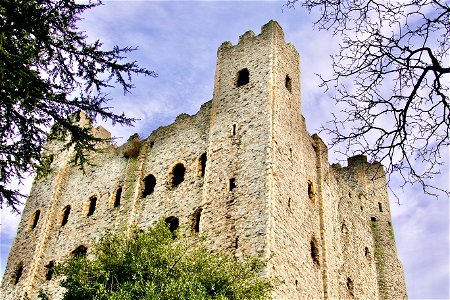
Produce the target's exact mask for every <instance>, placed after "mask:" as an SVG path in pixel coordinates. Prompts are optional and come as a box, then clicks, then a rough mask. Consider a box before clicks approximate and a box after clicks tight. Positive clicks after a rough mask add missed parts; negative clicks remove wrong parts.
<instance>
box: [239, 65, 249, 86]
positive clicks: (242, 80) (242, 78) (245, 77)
mask: <svg viewBox="0 0 450 300" xmlns="http://www.w3.org/2000/svg"><path fill="white" fill-rule="evenodd" d="M249 82H250V73H249V72H248V69H247V68H245V69H242V70H240V71H239V72H238V78H237V81H236V86H237V87H240V86H243V85H246V84H247V83H249Z"/></svg>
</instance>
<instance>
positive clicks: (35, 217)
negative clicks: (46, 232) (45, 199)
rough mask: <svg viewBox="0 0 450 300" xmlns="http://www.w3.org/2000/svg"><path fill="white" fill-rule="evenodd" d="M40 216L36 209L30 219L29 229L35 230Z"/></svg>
mask: <svg viewBox="0 0 450 300" xmlns="http://www.w3.org/2000/svg"><path fill="white" fill-rule="evenodd" d="M40 216H41V211H40V210H39V209H38V210H36V211H35V212H34V213H33V214H32V215H31V218H30V229H34V228H36V226H37V224H38V222H39V217H40Z"/></svg>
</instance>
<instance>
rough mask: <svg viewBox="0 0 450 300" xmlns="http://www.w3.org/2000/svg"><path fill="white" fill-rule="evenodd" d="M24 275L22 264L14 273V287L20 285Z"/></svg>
mask: <svg viewBox="0 0 450 300" xmlns="http://www.w3.org/2000/svg"><path fill="white" fill-rule="evenodd" d="M22 274H23V264H22V263H21V264H20V265H19V266H18V267H17V268H16V271H15V272H14V285H16V284H18V283H19V281H20V277H22Z"/></svg>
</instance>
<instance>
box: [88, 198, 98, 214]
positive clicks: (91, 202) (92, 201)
mask: <svg viewBox="0 0 450 300" xmlns="http://www.w3.org/2000/svg"><path fill="white" fill-rule="evenodd" d="M96 206H97V197H96V196H92V197H91V198H89V201H88V207H89V208H88V212H87V215H86V216H88V217H89V216H92V215H93V214H94V211H95V207H96Z"/></svg>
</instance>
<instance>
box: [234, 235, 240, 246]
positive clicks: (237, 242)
mask: <svg viewBox="0 0 450 300" xmlns="http://www.w3.org/2000/svg"><path fill="white" fill-rule="evenodd" d="M238 247H239V236H237V237H236V239H235V240H234V249H237V248H238Z"/></svg>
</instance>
